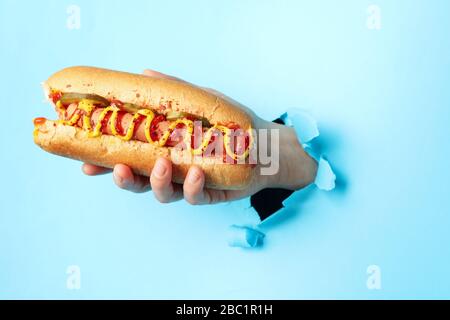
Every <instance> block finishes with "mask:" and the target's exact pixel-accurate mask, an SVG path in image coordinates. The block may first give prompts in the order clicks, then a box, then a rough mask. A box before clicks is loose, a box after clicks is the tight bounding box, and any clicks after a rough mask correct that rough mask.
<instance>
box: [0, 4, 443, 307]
mask: <svg viewBox="0 0 450 320" xmlns="http://www.w3.org/2000/svg"><path fill="white" fill-rule="evenodd" d="M372 3H373V4H376V5H378V6H379V7H380V8H381V23H382V27H381V30H369V29H368V28H367V27H366V19H367V16H368V15H367V11H366V10H367V7H368V6H369V5H370V4H372ZM70 4H75V5H78V6H79V7H80V8H81V28H80V29H79V30H69V29H68V28H67V27H66V20H67V17H68V14H67V13H66V9H67V7H68V5H70ZM449 15H450V2H448V1H445V0H442V1H437V0H433V1H413V0H409V1H406V0H405V1H400V0H399V1H392V0H389V1H388V0H377V1H374V2H372V1H365V0H347V1H332V0H330V1H256V0H255V1H237V0H236V1H220V2H219V1H189V2H188V1H146V2H144V1H131V0H130V1H74V2H73V3H72V2H68V1H5V0H1V1H0V38H1V50H0V64H1V77H0V87H1V88H2V90H1V96H2V112H3V113H2V118H1V123H2V125H1V126H0V133H1V134H0V141H1V150H2V151H1V160H0V161H1V167H2V172H1V178H2V187H1V193H0V200H1V201H0V298H2V299H5V298H63V299H71V298H360V299H366V298H367V299H372V298H387V299H390V298H450V275H449V272H450V271H449V270H450V255H449V249H448V244H449V242H450V233H449V226H450V202H449V198H450V197H449V186H448V184H449V181H450V169H449V166H448V163H449V160H448V158H449V156H450V139H449V132H450V130H449V120H450V107H449V104H450V90H449V80H450V61H449V60H450V50H449V49H450V47H449V45H450V37H449V31H450V22H449V21H450V19H449V18H450V17H449ZM80 64H82V65H95V66H102V67H108V68H113V69H119V70H127V71H132V72H141V71H142V70H143V69H144V68H153V69H156V70H160V71H162V72H166V73H169V74H174V75H177V76H179V77H181V78H185V79H187V80H189V81H192V82H194V83H198V84H201V85H206V86H209V87H212V88H216V89H218V90H221V91H223V92H224V93H226V94H228V95H230V96H232V97H233V98H235V99H237V100H239V101H241V102H242V103H244V104H246V105H248V106H250V107H251V108H253V109H254V110H255V111H256V112H257V113H258V114H259V115H261V116H262V117H264V118H266V119H273V118H275V117H277V116H279V115H280V114H281V113H282V112H284V111H285V110H286V109H288V108H290V107H301V108H305V109H308V110H310V111H311V112H312V114H313V115H314V116H315V117H316V119H317V120H318V122H319V126H320V128H321V132H322V135H321V140H320V141H319V146H320V147H321V148H322V150H323V151H324V152H325V153H326V154H327V155H328V158H329V159H330V161H331V164H332V165H333V167H334V168H335V169H336V171H337V173H338V178H340V181H339V183H338V188H337V190H336V191H335V192H332V193H325V192H319V191H317V190H311V189H309V190H305V191H303V192H299V193H296V195H295V196H294V197H293V198H292V199H290V203H291V204H292V207H293V208H291V209H289V210H286V211H285V212H284V213H283V214H280V215H279V216H277V217H275V218H273V219H272V220H270V221H268V222H267V224H265V225H264V226H263V228H262V230H263V231H264V232H265V233H266V234H267V237H266V239H265V246H264V247H263V248H261V249H258V250H241V249H236V248H230V247H228V246H227V244H226V232H227V227H228V226H229V225H231V224H234V223H252V222H255V221H256V219H255V217H254V215H252V213H251V211H250V210H246V209H245V208H246V207H247V206H248V200H247V201H245V200H243V201H240V202H235V203H231V204H221V205H216V206H201V207H192V206H190V205H188V204H187V203H185V202H178V203H174V204H170V205H161V204H159V203H158V202H157V201H156V200H155V199H154V198H153V196H152V194H151V193H147V194H141V195H136V194H132V193H128V192H125V191H123V190H120V189H118V188H117V187H115V185H113V183H112V179H111V176H109V175H107V176H102V177H96V178H91V177H86V176H84V175H82V174H81V171H80V165H79V164H78V163H76V162H73V161H70V160H67V159H63V158H58V157H55V156H52V155H50V154H47V153H44V152H42V151H41V150H40V149H39V148H37V147H36V146H35V145H34V144H33V141H32V122H31V119H32V118H33V117H35V116H47V117H52V115H53V111H52V110H51V108H49V106H48V105H47V104H45V103H44V102H43V94H42V91H41V88H40V86H39V83H40V82H41V81H43V80H45V79H46V78H47V77H48V76H49V75H50V74H51V73H53V72H54V71H56V70H58V69H60V68H63V67H65V66H70V65H80ZM372 264H375V265H378V266H379V267H380V269H381V272H382V273H381V275H382V278H381V280H382V288H381V290H369V289H368V288H367V286H366V280H367V277H368V275H367V273H366V269H367V267H368V266H369V265H372ZM69 265H77V266H79V267H80V268H81V289H80V290H68V289H67V288H66V279H67V274H66V268H67V267H68V266H69Z"/></svg>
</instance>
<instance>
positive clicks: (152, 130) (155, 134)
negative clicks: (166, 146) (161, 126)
mask: <svg viewBox="0 0 450 320" xmlns="http://www.w3.org/2000/svg"><path fill="white" fill-rule="evenodd" d="M162 121H166V117H165V116H164V115H162V114H160V115H157V116H156V117H154V118H153V120H152V123H151V124H150V137H151V138H152V140H153V141H158V139H159V136H158V132H157V130H156V129H157V128H158V123H160V122H162Z"/></svg>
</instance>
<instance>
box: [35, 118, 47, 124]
mask: <svg viewBox="0 0 450 320" xmlns="http://www.w3.org/2000/svg"><path fill="white" fill-rule="evenodd" d="M45 121H47V119H45V118H42V117H39V118H35V119H34V120H33V123H34V125H35V126H40V125H42V124H44V123H45Z"/></svg>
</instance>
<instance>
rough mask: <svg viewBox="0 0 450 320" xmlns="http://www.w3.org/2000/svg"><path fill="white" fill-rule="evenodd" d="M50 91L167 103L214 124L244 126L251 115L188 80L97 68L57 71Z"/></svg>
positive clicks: (154, 104) (143, 103)
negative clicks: (232, 123)
mask: <svg viewBox="0 0 450 320" xmlns="http://www.w3.org/2000/svg"><path fill="white" fill-rule="evenodd" d="M43 85H44V90H45V91H46V96H48V93H49V92H50V90H57V91H62V92H77V93H84V94H96V95H99V96H102V97H104V98H106V99H108V100H112V99H117V100H120V101H122V102H128V103H132V104H135V105H138V106H140V107H142V108H149V109H152V108H153V109H157V108H159V107H160V106H163V107H164V108H166V109H172V110H174V111H183V112H187V113H191V114H195V115H198V116H200V117H204V118H206V119H208V120H209V121H210V122H211V123H213V124H214V123H227V122H235V123H237V124H239V125H240V126H241V128H243V129H248V128H249V127H250V126H251V124H252V118H251V116H250V115H249V114H248V113H246V112H245V111H244V110H242V109H240V108H237V107H236V106H234V105H233V104H231V103H230V102H228V101H227V100H225V99H222V98H220V97H217V96H216V95H214V94H212V93H210V92H208V91H206V90H203V89H201V88H200V87H197V86H195V85H193V84H190V83H188V82H183V81H179V80H172V79H164V78H153V77H149V76H145V75H140V74H133V73H127V72H121V71H113V70H107V69H101V68H94V67H69V68H66V69H63V70H61V71H58V72H56V73H55V74H53V75H52V76H51V77H50V78H49V79H48V80H47V81H46V82H45V83H44V84H43Z"/></svg>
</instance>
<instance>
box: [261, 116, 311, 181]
mask: <svg viewBox="0 0 450 320" xmlns="http://www.w3.org/2000/svg"><path fill="white" fill-rule="evenodd" d="M270 127H271V128H273V129H278V130H279V155H280V156H279V170H278V172H277V174H275V175H273V176H271V177H270V178H269V181H268V182H269V186H270V187H272V188H284V189H290V190H298V189H301V188H303V187H305V186H307V185H309V184H311V183H313V182H314V179H315V177H316V174H317V162H316V161H315V160H314V159H313V158H312V157H311V156H309V155H308V154H307V153H306V152H305V150H304V149H303V147H302V145H301V143H300V141H299V139H298V137H297V135H296V133H295V130H294V129H293V128H291V127H287V126H284V125H279V124H276V123H271V125H270Z"/></svg>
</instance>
